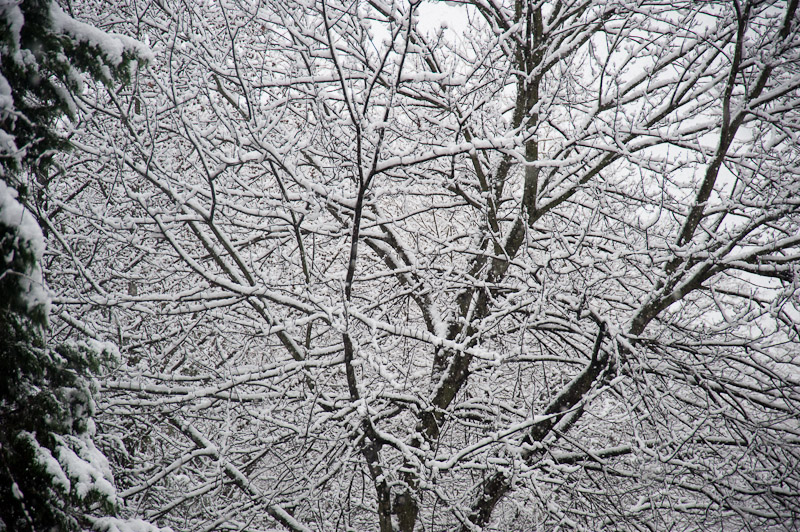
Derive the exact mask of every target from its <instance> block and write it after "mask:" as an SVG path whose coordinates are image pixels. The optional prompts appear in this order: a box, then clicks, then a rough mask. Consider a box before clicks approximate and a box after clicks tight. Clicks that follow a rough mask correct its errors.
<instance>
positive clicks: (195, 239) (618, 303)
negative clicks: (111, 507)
mask: <svg viewBox="0 0 800 532" xmlns="http://www.w3.org/2000/svg"><path fill="white" fill-rule="evenodd" d="M70 7H71V9H72V10H73V11H72V12H71V14H72V16H74V17H75V18H77V19H80V20H85V21H87V22H90V23H91V24H92V25H94V26H96V27H98V28H101V29H103V30H104V31H111V32H116V33H119V34H124V35H127V36H129V37H131V38H134V39H137V40H139V41H141V42H145V43H147V44H148V45H149V46H150V48H151V50H152V52H153V56H152V58H151V60H150V62H149V64H148V67H147V68H146V69H139V70H137V71H136V72H135V73H134V75H133V76H132V78H131V83H130V85H129V86H127V87H125V88H123V89H113V88H110V87H104V86H103V85H102V84H93V85H87V86H86V87H85V88H84V89H83V90H81V91H74V92H73V95H74V98H75V113H74V117H75V119H74V120H73V121H69V122H68V123H67V122H65V123H64V124H63V128H64V129H63V133H64V136H65V138H67V137H68V138H69V139H70V144H71V145H72V146H73V147H74V150H73V152H72V153H71V154H69V155H66V156H60V157H59V158H57V161H56V162H57V166H56V167H55V168H56V170H55V171H53V172H51V173H50V175H49V176H48V179H47V180H46V181H41V180H40V181H34V182H32V183H31V187H32V188H34V189H35V190H36V193H37V196H36V197H37V198H38V200H37V201H38V203H37V208H38V209H39V211H38V214H39V216H41V218H42V220H45V222H44V223H45V224H46V228H47V231H48V238H49V248H48V249H50V250H51V251H50V252H49V254H48V256H46V257H45V258H44V265H45V270H46V272H47V273H48V276H49V277H48V278H49V281H50V283H51V285H52V286H53V289H54V291H55V294H56V295H55V296H54V298H53V305H54V316H55V317H54V326H53V335H54V336H55V337H57V338H58V339H60V340H69V339H71V338H86V337H89V338H93V339H94V340H96V341H102V342H105V341H111V342H113V343H115V344H116V345H118V346H119V349H120V363H119V365H118V366H117V367H116V368H114V370H113V371H112V372H110V373H108V374H107V375H105V376H103V377H102V378H101V379H100V387H101V389H102V391H103V394H102V396H101V402H100V403H99V409H100V410H101V415H100V416H99V418H98V427H99V430H98V433H97V437H96V438H95V441H96V443H97V445H98V446H99V447H100V448H101V449H102V450H103V451H104V452H105V453H106V455H107V456H108V457H109V459H110V460H111V462H112V465H113V467H114V468H115V476H116V478H117V481H118V483H119V485H120V486H121V491H120V496H121V497H122V498H123V499H124V500H125V501H126V502H127V503H128V505H129V506H130V507H134V508H137V509H138V512H139V513H140V516H141V517H144V518H147V519H150V520H156V519H158V520H161V521H159V522H163V523H164V524H168V525H169V526H171V527H173V528H174V529H175V530H176V531H177V530H186V531H190V530H191V531H196V530H269V529H274V528H276V527H278V528H282V529H286V530H296V531H300V530H320V531H322V530H324V531H335V530H342V531H345V530H380V531H381V532H389V531H404V532H405V531H414V530H417V531H423V530H424V531H444V530H463V531H476V530H487V531H488V530H548V531H549V530H565V529H566V530H570V529H574V530H593V531H596V530H609V531H611V530H615V531H616V530H710V529H720V530H721V529H724V530H794V529H796V528H797V526H798V524H799V523H800V504H799V503H798V501H800V468H799V466H800V422H799V421H798V420H800V378H798V374H799V370H800V358H798V353H800V349H798V348H800V336H799V335H800V329H799V328H798V322H800V275H799V273H800V199H799V198H800V164H799V163H800V150H799V149H798V146H799V145H800V144H799V143H798V134H799V133H800V115H799V114H798V113H800V105H798V97H799V96H800V92H799V90H800V28H798V25H799V24H800V12H798V2H797V0H731V1H725V2H690V1H685V2H674V1H669V2H667V1H661V0H655V1H650V2H637V1H628V0H610V1H603V2H596V1H591V0H553V1H545V0H543V1H539V2H536V1H528V0H468V1H467V0H464V1H461V2H418V1H408V0H395V1H389V0H386V1H384V0H364V1H358V2H349V1H340V0H309V1H305V0H302V1H301V0H296V1H295V0H291V1H271V0H216V1H212V0H207V1H205V0H204V1H199V2H191V3H185V2H178V1H177V0H176V1H172V0H125V1H122V2H119V1H114V2H110V1H109V2H104V1H102V0H91V1H90V0H84V1H73V2H72V3H71V4H70ZM446 23H449V24H446Z"/></svg>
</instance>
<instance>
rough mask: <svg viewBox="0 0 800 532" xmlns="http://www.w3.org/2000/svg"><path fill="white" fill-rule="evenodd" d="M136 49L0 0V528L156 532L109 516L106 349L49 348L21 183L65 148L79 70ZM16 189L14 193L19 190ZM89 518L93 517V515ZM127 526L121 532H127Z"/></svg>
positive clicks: (49, 12) (117, 69) (98, 72)
mask: <svg viewBox="0 0 800 532" xmlns="http://www.w3.org/2000/svg"><path fill="white" fill-rule="evenodd" d="M143 50H144V49H143V48H142V47H141V46H140V45H138V44H136V43H134V41H132V40H130V39H128V38H124V37H113V36H109V35H106V34H104V33H102V32H100V31H98V30H96V29H94V28H92V27H90V26H87V25H85V24H82V23H79V22H77V21H75V20H73V19H72V18H70V17H69V16H67V15H66V14H65V13H64V12H63V11H62V10H61V9H60V8H59V7H58V5H57V4H55V3H52V2H50V1H36V0H31V1H28V0H26V1H25V2H18V1H8V0H2V1H0V178H2V179H0V427H1V429H0V530H3V531H6V530H8V531H28V530H30V531H34V530H35V531H44V530H60V531H79V530H86V529H87V528H89V527H94V528H95V529H97V530H111V529H112V528H113V527H117V528H118V529H133V528H136V527H138V529H139V530H142V531H144V530H155V528H154V527H152V526H150V525H149V524H147V523H145V522H143V521H136V520H132V521H124V520H119V519H116V518H114V517H108V515H109V514H113V513H114V512H115V511H116V509H117V507H118V506H119V500H118V497H117V495H116V492H115V488H114V486H113V484H112V482H113V478H112V475H111V470H110V468H109V465H108V461H107V460H106V458H105V456H104V455H103V454H102V453H101V452H100V451H98V450H97V448H96V447H95V445H94V443H93V441H92V437H93V436H94V434H95V426H94V421H93V420H92V416H93V415H94V411H95V403H94V396H95V394H96V392H97V389H96V388H97V384H96V381H95V380H94V377H93V375H95V374H96V373H97V372H98V370H99V369H100V364H101V362H102V361H103V359H109V358H112V355H114V354H115V353H116V350H115V348H113V346H110V345H103V344H100V343H98V342H95V341H82V342H69V343H65V344H60V345H53V344H52V342H50V341H48V338H47V330H48V314H49V308H50V299H49V294H48V291H47V289H46V288H45V284H44V280H43V277H42V269H41V263H42V257H43V253H44V249H45V245H44V239H43V236H42V231H41V228H40V226H39V224H38V222H37V220H36V218H35V217H34V215H33V214H32V213H31V212H30V211H29V210H28V209H27V208H26V207H25V206H23V204H22V203H21V198H19V193H18V190H16V188H15V187H20V186H22V185H24V184H25V180H24V179H22V176H25V175H30V173H32V172H36V173H38V172H43V171H44V170H45V169H46V166H47V164H48V163H49V159H50V158H51V157H52V156H53V155H54V153H55V151H57V150H63V149H65V148H66V146H67V143H66V140H65V139H64V138H63V137H62V135H61V131H59V124H58V122H59V120H60V119H63V118H65V117H68V116H74V115H73V112H72V111H73V109H74V106H73V105H72V103H71V102H72V98H71V96H70V91H74V90H81V87H82V83H83V81H82V76H81V73H84V72H85V73H88V74H89V75H90V77H91V78H93V79H96V80H101V81H103V82H107V83H111V82H112V80H113V79H121V80H124V79H125V77H126V74H127V72H129V67H130V63H131V61H132V60H133V59H134V58H135V57H136V58H139V57H141V56H142V51H143ZM22 188H24V186H23V187H22ZM93 514H94V515H93ZM126 527H127V528H126Z"/></svg>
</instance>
